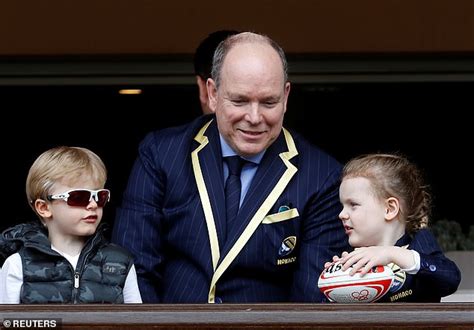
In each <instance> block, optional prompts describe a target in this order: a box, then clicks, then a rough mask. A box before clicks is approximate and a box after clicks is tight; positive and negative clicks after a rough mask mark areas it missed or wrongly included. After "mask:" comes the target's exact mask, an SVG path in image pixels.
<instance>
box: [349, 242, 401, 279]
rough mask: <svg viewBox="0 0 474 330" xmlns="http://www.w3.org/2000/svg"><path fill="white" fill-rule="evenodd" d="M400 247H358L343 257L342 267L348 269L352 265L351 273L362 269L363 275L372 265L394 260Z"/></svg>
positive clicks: (384, 263) (385, 263)
mask: <svg viewBox="0 0 474 330" xmlns="http://www.w3.org/2000/svg"><path fill="white" fill-rule="evenodd" d="M399 249H400V248H399V247H397V246H368V247H361V248H356V249H355V250H354V251H352V252H351V253H348V254H346V255H345V256H343V257H342V258H341V264H342V269H343V270H347V269H348V268H349V267H351V266H352V270H351V271H350V273H349V274H350V275H354V274H355V273H356V272H357V271H358V270H360V274H361V276H363V275H364V274H366V273H367V272H368V271H369V270H370V269H371V268H372V267H375V266H379V265H387V264H389V263H391V262H393V261H394V257H393V256H394V254H396V253H397V251H398V250H399Z"/></svg>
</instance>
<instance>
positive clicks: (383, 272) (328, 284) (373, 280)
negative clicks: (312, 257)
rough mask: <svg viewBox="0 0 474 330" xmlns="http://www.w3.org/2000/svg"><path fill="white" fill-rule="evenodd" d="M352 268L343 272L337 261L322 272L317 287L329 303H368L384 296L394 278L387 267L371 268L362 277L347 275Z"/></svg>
mask: <svg viewBox="0 0 474 330" xmlns="http://www.w3.org/2000/svg"><path fill="white" fill-rule="evenodd" d="M351 269H352V267H350V268H349V269H347V270H345V271H343V270H342V265H341V264H340V263H339V261H337V262H335V263H333V264H332V265H331V266H329V267H328V268H326V269H325V270H323V272H322V273H321V275H320V276H319V280H318V287H319V289H320V290H321V292H322V293H324V295H325V296H326V297H327V298H328V299H329V301H331V302H338V303H368V302H374V301H376V300H378V299H380V298H381V297H382V296H383V295H385V294H386V293H387V292H388V290H389V289H390V286H391V285H392V282H393V280H394V278H395V276H394V274H393V271H392V269H391V268H390V267H388V266H376V267H373V268H372V269H371V270H370V271H369V272H368V273H367V274H365V275H364V276H361V275H360V271H358V272H357V273H355V274H354V275H352V276H351V275H349V272H350V271H351Z"/></svg>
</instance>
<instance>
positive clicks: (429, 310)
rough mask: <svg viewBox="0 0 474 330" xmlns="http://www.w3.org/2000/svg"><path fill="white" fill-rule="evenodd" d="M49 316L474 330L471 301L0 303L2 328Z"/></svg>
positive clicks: (74, 320) (142, 322)
mask: <svg viewBox="0 0 474 330" xmlns="http://www.w3.org/2000/svg"><path fill="white" fill-rule="evenodd" d="M53 319H54V320H55V322H57V328H60V329H85V328H88V329H89V328H90V329H131V328H133V329H221V328H225V329H364V330H368V329H429V328H432V329H470V330H472V329H474V303H441V304H421V303H416V304H402V303H400V304H376V303H375V304H223V305H206V304H203V305H164V304H157V305H149V304H143V305H0V321H1V322H4V323H3V324H4V326H2V329H5V328H6V327H5V325H14V323H8V322H9V321H10V322H13V321H15V320H16V322H17V323H16V324H17V325H18V320H30V322H31V320H40V321H41V322H43V323H42V325H44V324H45V322H46V321H48V320H53ZM43 320H44V321H43ZM5 321H6V322H7V323H5ZM46 323H47V322H46ZM23 325H25V323H23ZM10 328H11V327H10Z"/></svg>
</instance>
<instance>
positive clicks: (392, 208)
mask: <svg viewBox="0 0 474 330" xmlns="http://www.w3.org/2000/svg"><path fill="white" fill-rule="evenodd" d="M399 213H400V202H399V200H398V199H397V198H395V197H389V198H387V199H386V200H385V220H393V219H395V217H396V216H397V215H398V214H399Z"/></svg>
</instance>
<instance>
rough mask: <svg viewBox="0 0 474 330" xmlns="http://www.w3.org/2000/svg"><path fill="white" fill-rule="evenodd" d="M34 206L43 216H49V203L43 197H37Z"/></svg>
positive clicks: (50, 214)
mask: <svg viewBox="0 0 474 330" xmlns="http://www.w3.org/2000/svg"><path fill="white" fill-rule="evenodd" d="M34 207H35V210H36V213H38V215H39V216H40V217H41V218H43V219H46V218H51V216H52V212H51V204H50V203H48V202H46V201H45V200H44V199H39V198H38V199H37V200H35V202H34Z"/></svg>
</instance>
